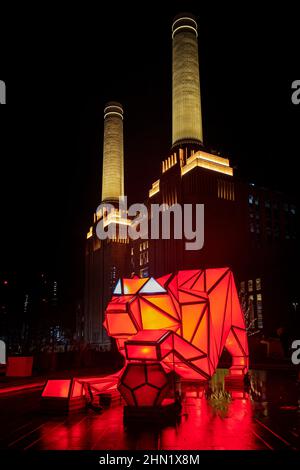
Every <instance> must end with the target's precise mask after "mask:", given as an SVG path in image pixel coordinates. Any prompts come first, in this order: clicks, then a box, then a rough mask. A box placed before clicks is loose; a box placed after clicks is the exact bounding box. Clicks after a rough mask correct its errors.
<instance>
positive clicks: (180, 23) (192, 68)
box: [172, 14, 203, 147]
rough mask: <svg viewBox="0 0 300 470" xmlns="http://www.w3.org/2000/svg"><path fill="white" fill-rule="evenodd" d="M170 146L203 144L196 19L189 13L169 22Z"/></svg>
mask: <svg viewBox="0 0 300 470" xmlns="http://www.w3.org/2000/svg"><path fill="white" fill-rule="evenodd" d="M172 41H173V59H172V146H173V147H176V146H180V145H181V144H196V145H200V146H201V145H202V144H203V132H202V113H201V97H200V78H199V59H198V33H197V22H196V20H195V18H194V17H193V15H191V14H181V15H178V16H176V17H175V18H174V21H173V25H172Z"/></svg>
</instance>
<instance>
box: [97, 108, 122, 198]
mask: <svg viewBox="0 0 300 470" xmlns="http://www.w3.org/2000/svg"><path fill="white" fill-rule="evenodd" d="M123 195H124V144H123V107H122V105H121V104H120V103H116V102H110V103H107V104H106V106H105V108H104V142H103V172H102V201H111V202H114V201H117V200H118V198H119V196H123Z"/></svg>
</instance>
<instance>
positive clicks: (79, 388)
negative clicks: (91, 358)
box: [72, 380, 83, 398]
mask: <svg viewBox="0 0 300 470" xmlns="http://www.w3.org/2000/svg"><path fill="white" fill-rule="evenodd" d="M82 395H83V385H82V384H81V383H80V382H77V381H76V380H74V383H73V389H72V398H73V397H81V396H82Z"/></svg>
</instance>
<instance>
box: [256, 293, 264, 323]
mask: <svg viewBox="0 0 300 470" xmlns="http://www.w3.org/2000/svg"><path fill="white" fill-rule="evenodd" d="M256 311H257V326H258V328H259V329H262V328H263V326H264V325H263V316H262V296H261V294H257V296H256Z"/></svg>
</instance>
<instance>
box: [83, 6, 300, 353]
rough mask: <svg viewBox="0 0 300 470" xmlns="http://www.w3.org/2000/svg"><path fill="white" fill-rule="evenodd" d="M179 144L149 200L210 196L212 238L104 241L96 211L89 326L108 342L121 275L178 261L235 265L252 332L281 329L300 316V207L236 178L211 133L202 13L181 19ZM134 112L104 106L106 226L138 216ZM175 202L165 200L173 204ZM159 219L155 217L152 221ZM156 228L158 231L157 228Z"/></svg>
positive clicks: (176, 77) (181, 264) (90, 241)
mask: <svg viewBox="0 0 300 470" xmlns="http://www.w3.org/2000/svg"><path fill="white" fill-rule="evenodd" d="M171 34H172V142H171V145H170V152H169V156H168V158H166V159H164V160H163V161H162V162H161V167H160V168H158V169H157V179H156V181H153V183H152V186H151V188H146V187H145V193H144V194H141V195H140V199H141V200H144V201H146V205H147V206H149V207H150V205H151V204H154V203H155V204H159V205H162V204H165V205H168V206H172V205H173V204H180V205H182V206H183V205H184V204H193V205H195V204H204V245H203V247H202V248H201V249H199V250H187V249H186V240H185V239H184V238H183V239H175V238H174V236H173V237H172V236H171V238H170V239H162V238H159V239H151V237H150V236H149V238H148V239H138V240H135V241H133V240H131V239H130V238H128V237H122V236H120V235H119V232H118V230H117V232H116V236H115V237H114V238H113V239H106V240H100V239H99V238H98V237H97V234H96V227H97V224H98V222H99V220H101V218H102V217H103V214H102V212H101V211H96V212H95V214H94V218H93V221H92V224H91V227H90V229H89V231H88V233H87V241H86V255H85V263H86V265H85V273H86V274H85V299H84V322H83V325H82V332H81V333H80V334H82V335H83V336H84V339H85V341H86V342H87V343H88V344H90V345H92V346H94V347H96V348H99V347H103V346H105V347H108V345H109V344H110V339H109V338H108V336H107V335H106V331H105V329H104V328H103V326H102V323H103V320H104V312H105V308H106V305H107V303H108V300H109V298H110V296H111V295H112V291H113V289H114V286H115V285H116V282H117V280H118V278H119V277H121V276H125V277H131V276H133V275H137V276H140V277H149V276H153V277H156V276H162V275H164V274H168V273H170V272H174V271H176V270H179V269H199V268H213V267H225V266H228V267H230V268H231V270H232V272H233V273H234V276H235V281H236V285H237V287H238V289H239V293H240V299H241V303H242V306H243V308H244V312H245V315H246V317H247V322H246V323H247V325H248V329H249V334H250V335H251V334H252V335H253V334H256V333H262V334H263V335H265V336H276V332H277V331H278V329H279V328H282V327H285V328H286V327H288V326H289V325H291V324H292V322H293V321H294V318H295V310H296V305H297V304H296V295H297V287H296V279H295V277H294V276H293V274H292V272H291V271H290V268H291V266H292V265H293V258H294V256H295V253H296V207H295V205H294V203H293V201H292V200H290V199H289V197H288V196H285V195H283V194H281V193H279V192H275V191H272V190H270V189H266V188H260V187H257V186H256V185H255V186H254V185H253V184H250V183H247V182H245V181H242V180H240V179H238V178H237V177H235V175H234V171H233V168H232V167H231V165H230V158H229V157H228V156H227V155H220V154H216V153H215V152H213V151H211V149H210V148H209V146H208V145H207V143H206V142H204V141H203V131H202V112H201V89H200V77H199V54H198V34H197V21H196V19H195V18H194V17H193V16H192V15H190V14H184V15H180V16H178V17H176V18H175V19H174V21H173V24H172V31H171ZM124 119H125V123H126V119H130V116H127V115H126V110H123V106H122V104H120V103H117V102H110V103H108V104H107V105H106V106H105V109H104V140H103V174H102V199H101V201H99V204H100V203H101V202H109V203H110V204H112V205H113V206H114V208H115V209H114V211H113V212H111V213H110V214H109V216H108V217H107V219H106V225H108V224H115V225H116V226H117V227H120V226H121V225H122V224H123V225H127V226H129V225H130V224H131V223H132V222H131V220H130V219H129V218H128V217H126V216H125V217H124V214H122V213H121V212H120V211H119V207H118V202H119V197H120V196H124V155H123V123H124ZM165 207H166V206H165ZM150 222H151V220H149V224H150ZM149 233H150V231H149Z"/></svg>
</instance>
